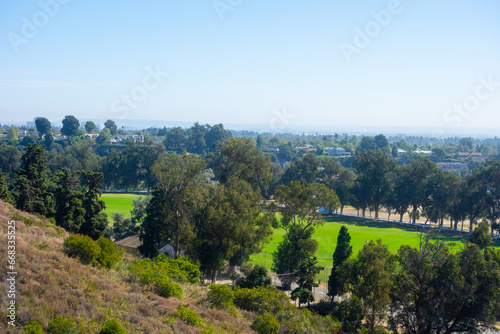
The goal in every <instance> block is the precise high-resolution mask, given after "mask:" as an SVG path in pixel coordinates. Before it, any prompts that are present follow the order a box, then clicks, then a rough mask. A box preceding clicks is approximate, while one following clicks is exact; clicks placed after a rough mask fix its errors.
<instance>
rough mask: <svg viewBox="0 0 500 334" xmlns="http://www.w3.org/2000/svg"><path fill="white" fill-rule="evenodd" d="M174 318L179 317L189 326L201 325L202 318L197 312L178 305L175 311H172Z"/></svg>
mask: <svg viewBox="0 0 500 334" xmlns="http://www.w3.org/2000/svg"><path fill="white" fill-rule="evenodd" d="M174 316H175V317H176V318H179V319H181V320H182V321H184V322H185V323H186V324H187V325H190V326H201V324H202V320H201V318H200V316H199V315H198V314H196V313H195V312H193V311H191V310H190V309H189V308H187V307H185V306H182V305H179V307H178V308H177V311H175V312H174Z"/></svg>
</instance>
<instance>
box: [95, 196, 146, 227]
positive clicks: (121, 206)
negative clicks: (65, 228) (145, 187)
mask: <svg viewBox="0 0 500 334" xmlns="http://www.w3.org/2000/svg"><path fill="white" fill-rule="evenodd" d="M139 196H141V195H137V194H102V196H101V199H102V200H103V201H104V203H106V210H105V211H104V212H106V214H107V215H108V219H109V221H110V222H111V223H112V222H113V217H112V214H113V213H121V214H122V215H123V216H124V217H125V218H130V211H132V209H133V208H134V207H133V206H132V202H133V200H134V199H136V198H137V197H139Z"/></svg>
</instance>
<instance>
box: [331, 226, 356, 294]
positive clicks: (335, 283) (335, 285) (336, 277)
mask: <svg viewBox="0 0 500 334" xmlns="http://www.w3.org/2000/svg"><path fill="white" fill-rule="evenodd" d="M351 254H352V246H351V235H350V234H349V231H348V229H347V227H345V226H344V225H342V226H341V227H340V231H339V234H338V236H337V245H336V246H335V251H334V252H333V264H332V272H331V274H330V277H329V279H328V295H329V296H331V297H332V300H333V297H335V296H336V295H338V294H339V292H340V287H341V284H342V282H340V272H339V270H340V267H341V266H342V264H343V263H344V262H345V261H346V260H347V259H348V258H349V257H350V256H351Z"/></svg>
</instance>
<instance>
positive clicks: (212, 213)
mask: <svg viewBox="0 0 500 334" xmlns="http://www.w3.org/2000/svg"><path fill="white" fill-rule="evenodd" d="M260 198H261V197H260V194H259V193H258V192H257V191H255V190H254V189H252V187H251V185H250V184H248V183H247V182H245V181H243V180H239V179H236V178H233V179H231V180H229V182H227V183H226V184H224V185H222V184H215V185H213V186H211V187H210V188H209V194H208V202H206V203H205V206H204V207H203V208H202V209H201V210H199V212H198V214H197V215H196V216H195V238H194V239H193V241H192V243H193V247H194V251H195V257H196V258H197V259H198V260H199V262H200V264H201V269H202V270H203V271H204V272H205V273H211V274H212V280H213V279H214V278H215V277H214V274H215V272H216V271H217V270H220V269H222V266H223V264H224V261H227V260H229V259H231V258H232V257H234V256H235V255H236V254H237V253H239V252H242V251H244V252H245V253H246V254H245V255H246V256H248V255H250V254H251V253H254V252H258V251H260V250H261V249H262V247H263V246H264V244H265V243H266V242H267V241H268V239H269V237H270V236H271V234H272V230H271V227H270V226H271V220H272V219H273V218H274V216H273V215H272V214H263V212H262V209H261V208H260V206H259V201H260Z"/></svg>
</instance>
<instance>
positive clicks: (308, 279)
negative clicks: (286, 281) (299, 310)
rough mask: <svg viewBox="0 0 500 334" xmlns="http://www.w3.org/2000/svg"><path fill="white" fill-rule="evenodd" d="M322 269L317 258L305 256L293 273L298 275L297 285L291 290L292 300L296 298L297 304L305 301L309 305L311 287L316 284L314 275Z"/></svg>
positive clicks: (312, 296)
mask: <svg viewBox="0 0 500 334" xmlns="http://www.w3.org/2000/svg"><path fill="white" fill-rule="evenodd" d="M323 269H324V267H322V266H319V265H318V258H317V257H316V256H314V257H310V258H307V259H306V260H305V261H304V262H302V263H301V264H300V266H299V269H298V270H297V271H296V272H295V275H297V277H298V280H297V284H298V287H297V288H296V289H295V290H293V291H292V294H291V297H292V300H295V299H296V298H298V299H299V304H300V303H303V302H307V306H308V307H309V306H310V302H313V301H314V295H313V293H312V288H313V287H317V286H318V284H317V283H315V281H314V280H315V278H316V275H317V274H319V272H320V271H321V270H323ZM304 290H307V291H304ZM299 306H300V305H299Z"/></svg>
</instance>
